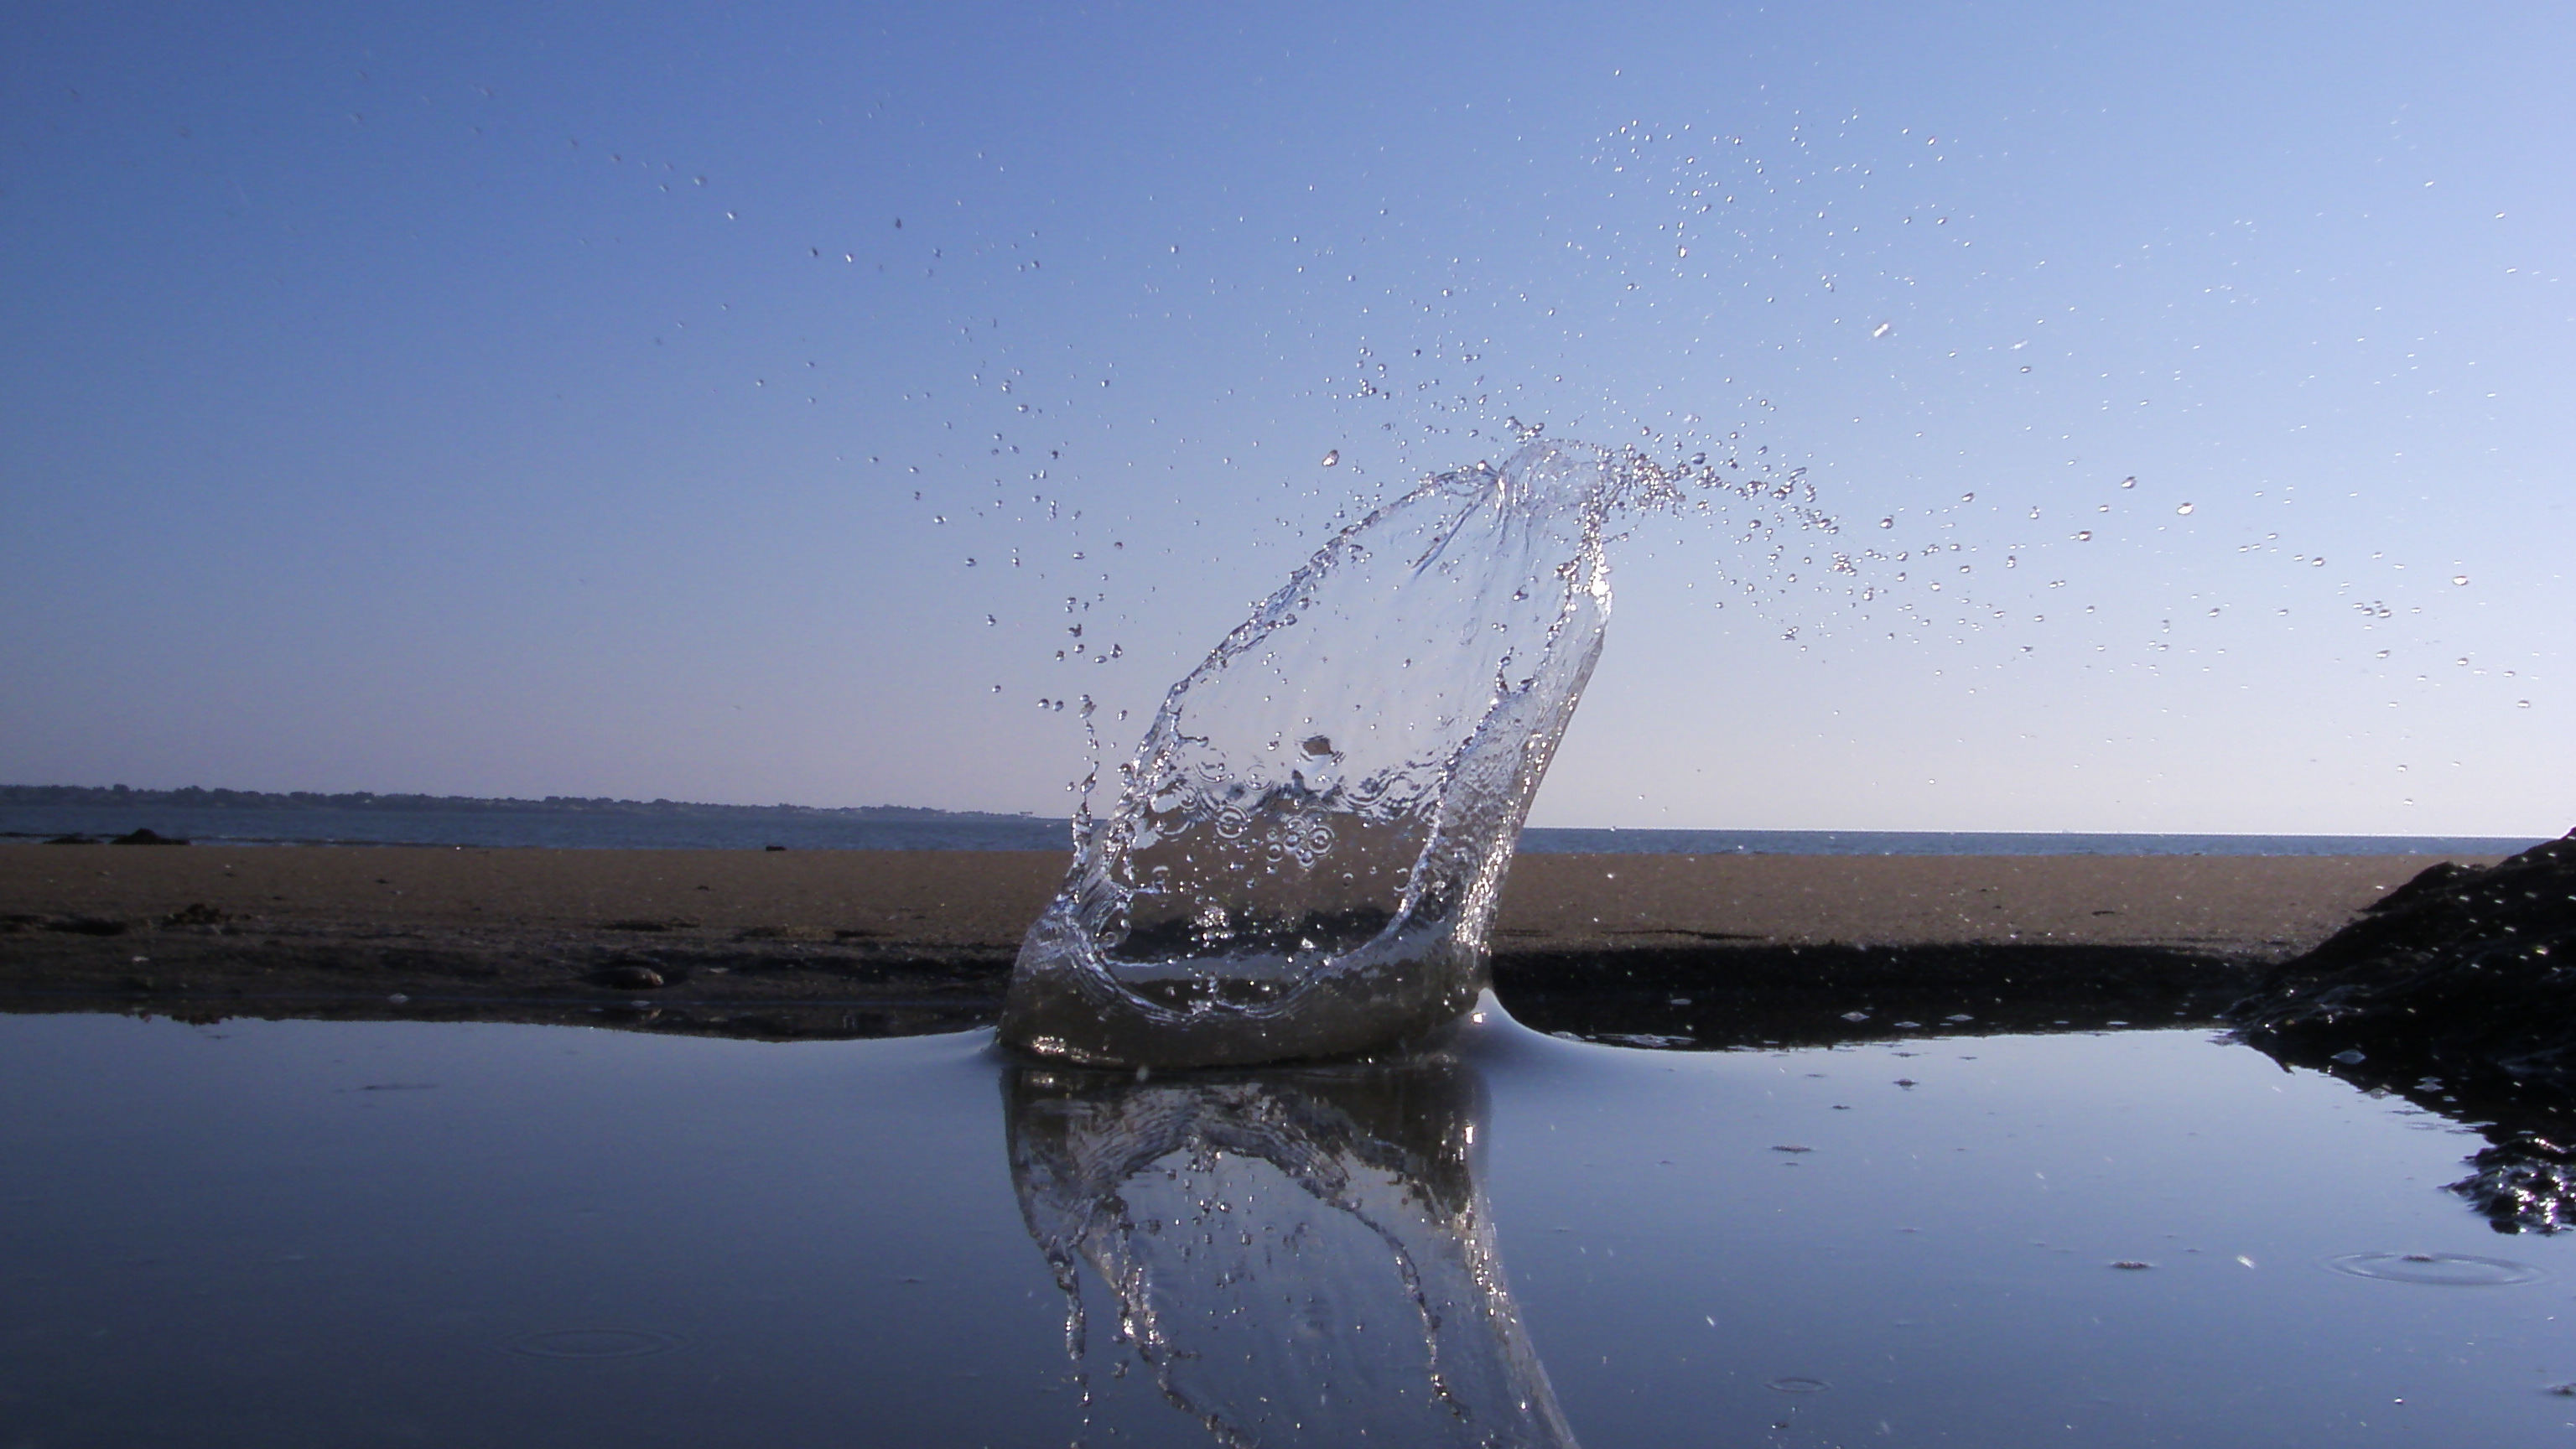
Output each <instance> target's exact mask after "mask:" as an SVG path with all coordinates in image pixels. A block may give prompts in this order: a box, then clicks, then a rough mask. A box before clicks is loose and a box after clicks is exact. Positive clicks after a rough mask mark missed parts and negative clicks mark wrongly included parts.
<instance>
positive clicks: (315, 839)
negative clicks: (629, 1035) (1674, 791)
mask: <svg viewBox="0 0 2576 1449" xmlns="http://www.w3.org/2000/svg"><path fill="white" fill-rule="evenodd" d="M9 793H19V792H18V791H11V792H9ZM82 793H83V794H85V795H105V794H106V793H107V792H104V791H99V792H87V791H84V792H82ZM157 793H158V792H156V794H157ZM172 793H176V792H172ZM136 795H137V797H138V798H137V799H136V800H135V801H134V802H133V803H120V802H116V801H114V800H99V799H90V800H78V801H69V802H64V801H53V802H40V803H28V802H23V801H11V800H8V799H6V798H5V797H0V841H9V840H18V841H27V840H52V839H57V838H61V837H65V836H85V837H89V838H94V839H112V838H114V837H116V836H120V835H125V834H129V833H131V832H133V831H136V830H149V831H151V832H153V833H154V834H155V835H159V836H164V837H167V838H171V839H177V840H189V841H196V842H199V843H203V844H208V845H281V846H282V845H449V846H476V847H488V848H509V847H539V848H545V849H610V850H636V849H648V850H649V849H662V850H762V849H766V848H769V847H772V846H776V847H780V848H783V849H787V850H1053V851H1065V852H1068V853H1070V851H1071V850H1072V847H1073V825H1072V822H1071V821H1069V820H1064V819H1049V818H1047V817H1044V816H1034V815H996V814H977V813H970V812H962V811H960V812H950V811H938V810H916V809H894V808H887V807H873V808H858V809H821V808H814V807H807V806H791V805H776V806H736V805H724V806H712V805H690V804H680V803H674V802H668V801H660V802H646V801H600V800H586V801H485V800H441V801H437V802H435V803H424V804H418V805H410V804H393V803H387V804H376V805H369V804H330V805H319V804H316V805H302V806H296V805H281V804H214V805H210V804H203V803H183V802H178V801H171V800H168V799H167V798H155V797H154V796H144V795H142V793H141V792H136ZM270 798H271V799H272V800H273V799H275V798H276V797H270ZM337 798H340V799H344V800H345V799H346V798H347V797H337ZM413 798H415V799H417V798H418V797H413ZM2538 843H2539V838H2538V837H2523V836H2449V835H2254V834H2224V835H2167V834H2123V833H2105V832H2091V831H2063V832H2047V831H1951V830H1613V829H1581V828H1570V827H1551V826H1533V827H1530V828H1529V829H1526V830H1523V831H1522V832H1521V838H1520V849H1521V850H1523V851H1526V852H1529V853H1532V854H1540V855H1546V854H1604V855H2453V856H2464V855H2465V856H2500V855H2511V854H2513V853H2515V852H2516V851H2520V850H2523V849H2526V848H2528V847H2530V846H2532V845H2535V844H2538Z"/></svg>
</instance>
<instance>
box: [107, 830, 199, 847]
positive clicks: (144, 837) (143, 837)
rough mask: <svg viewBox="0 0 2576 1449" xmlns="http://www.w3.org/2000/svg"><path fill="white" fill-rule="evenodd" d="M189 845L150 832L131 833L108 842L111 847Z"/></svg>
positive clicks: (138, 831)
mask: <svg viewBox="0 0 2576 1449" xmlns="http://www.w3.org/2000/svg"><path fill="white" fill-rule="evenodd" d="M187 843H188V842H186V841H184V840H176V839H173V838H171V837H170V836H167V835H156V834H154V833H153V832H152V831H150V830H134V831H129V832H127V833H126V834H123V835H120V836H118V837H116V838H115V839H114V840H111V841H109V842H108V844H110V845H185V844H187Z"/></svg>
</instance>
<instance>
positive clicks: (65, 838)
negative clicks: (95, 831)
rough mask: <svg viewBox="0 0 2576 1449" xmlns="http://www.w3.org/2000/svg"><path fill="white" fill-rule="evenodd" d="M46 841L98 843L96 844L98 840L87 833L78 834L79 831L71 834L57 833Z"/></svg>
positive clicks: (79, 843)
mask: <svg viewBox="0 0 2576 1449" xmlns="http://www.w3.org/2000/svg"><path fill="white" fill-rule="evenodd" d="M45 843H46V844H47V845H96V844H98V842H97V841H95V840H92V839H90V838H89V837H88V836H86V835H81V834H77V833H75V834H71V835H57V836H55V837H54V838H53V839H51V840H48V841H46V842H45Z"/></svg>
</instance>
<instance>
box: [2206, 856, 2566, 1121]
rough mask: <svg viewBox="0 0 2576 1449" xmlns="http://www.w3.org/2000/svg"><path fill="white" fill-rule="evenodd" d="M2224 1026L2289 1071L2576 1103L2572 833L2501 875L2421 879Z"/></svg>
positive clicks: (2287, 972)
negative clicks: (2428, 1073)
mask: <svg viewBox="0 0 2576 1449" xmlns="http://www.w3.org/2000/svg"><path fill="white" fill-rule="evenodd" d="M2228 1017H2229V1020H2230V1021H2232V1022H2233V1023H2234V1024H2235V1025H2236V1026H2237V1028H2238V1029H2239V1031H2240V1033H2241V1034H2242V1035H2243V1036H2244V1038H2245V1039H2246V1040H2247V1041H2249V1042H2251V1043H2253V1044H2254V1045H2256V1046H2260V1047H2263V1048H2264V1049H2266V1050H2268V1051H2271V1052H2272V1053H2273V1054H2274V1055H2275V1056H2279V1057H2281V1058H2282V1059H2284V1060H2296V1061H2319V1062H2322V1061H2332V1062H2340V1063H2344V1064H2346V1065H2352V1064H2358V1063H2360V1062H2363V1061H2368V1062H2370V1063H2371V1064H2372V1066H2373V1067H2374V1069H2381V1070H2392V1071H2394V1070H2407V1071H2411V1070H2416V1069H2428V1070H2429V1069H2443V1070H2446V1071H2447V1072H2449V1073H2451V1074H2454V1075H2458V1074H2472V1075H2482V1076H2500V1077H2502V1078H2503V1079H2505V1080H2506V1081H2509V1082H2512V1083H2515V1084H2523V1085H2529V1086H2534V1087H2540V1088H2546V1089H2554V1090H2557V1091H2561V1092H2576V832H2570V833H2569V834H2568V835H2567V836H2566V837H2565V838H2563V839H2559V840H2553V841H2549V842H2546V843H2544V844H2541V845H2537V846H2534V847H2532V848H2531V849H2529V850H2526V851H2524V852H2523V853H2522V854H2520V855H2517V856H2514V857H2512V858H2511V859H2508V860H2505V861H2502V862H2500V863H2498V864H2496V865H2492V866H2483V867H2480V866H2462V865H2455V864H2451V863H2449V862H2445V863H2443V864H2440V865H2436V866H2434V867H2432V868H2431V869H2429V870H2426V871H2424V872H2423V873H2422V874H2420V875H2418V876H2416V877H2415V878H2414V879H2413V880H2411V881H2408V882H2407V883H2406V884H2405V885H2403V886H2400V887H2398V888H2397V889H2396V890H2394V891H2391V892H2389V893H2388V894H2387V895H2386V896H2384V897H2382V898H2381V899H2380V900H2379V901H2378V902H2376V903H2375V904H2373V905H2372V906H2370V907H2369V908H2368V909H2367V910H2365V911H2364V912H2363V913H2362V917H2361V919H2359V920H2357V921H2355V922H2353V923H2352V924H2351V925H2350V926H2347V927H2345V928H2344V929H2343V930H2341V931H2339V932H2337V933H2336V934H2335V935H2334V936H2332V937H2331V938H2329V939H2328V940H2327V941H2326V942H2325V943H2324V944H2322V945H2320V946H2318V947H2317V948H2316V949H2315V950H2313V951H2310V952H2309V953H2307V954H2306V955H2304V956H2300V957H2296V958H2294V959H2292V960H2290V961H2288V962H2285V963H2283V964H2282V965H2280V966H2278V967H2276V968H2274V969H2273V970H2272V971H2271V972H2269V973H2268V974H2267V975H2266V976H2265V977H2264V978H2263V979H2262V980H2261V982H2260V983H2259V984H2258V986H2257V987H2256V989H2255V991H2254V993H2253V994H2252V995H2250V996H2248V997H2247V998H2246V999H2245V1000H2243V1001H2241V1002H2238V1003H2237V1004H2236V1005H2235V1006H2234V1007H2232V1008H2230V1009H2229V1012H2228Z"/></svg>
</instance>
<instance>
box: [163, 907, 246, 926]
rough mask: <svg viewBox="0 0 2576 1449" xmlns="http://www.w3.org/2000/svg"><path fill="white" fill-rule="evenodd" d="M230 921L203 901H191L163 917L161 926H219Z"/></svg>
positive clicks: (229, 917)
mask: <svg viewBox="0 0 2576 1449" xmlns="http://www.w3.org/2000/svg"><path fill="white" fill-rule="evenodd" d="M231 919H232V917H231V916H229V915H226V914H225V913H224V912H222V911H219V910H217V909H215V908H214V907H213V906H210V905H207V904H206V903H205V902H204V901H191V902H189V903H188V904H186V905H184V906H181V907H180V908H179V909H177V910H175V911H172V912H171V913H170V914H168V915H166V916H163V917H162V918H161V924H162V925H165V926H220V925H222V924H223V923H224V922H226V921H229V920H231Z"/></svg>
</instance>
